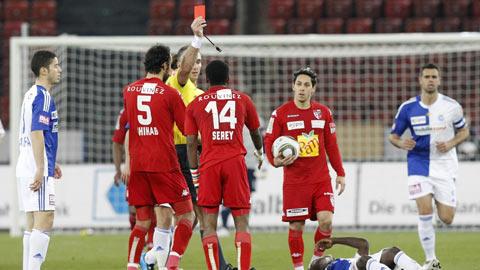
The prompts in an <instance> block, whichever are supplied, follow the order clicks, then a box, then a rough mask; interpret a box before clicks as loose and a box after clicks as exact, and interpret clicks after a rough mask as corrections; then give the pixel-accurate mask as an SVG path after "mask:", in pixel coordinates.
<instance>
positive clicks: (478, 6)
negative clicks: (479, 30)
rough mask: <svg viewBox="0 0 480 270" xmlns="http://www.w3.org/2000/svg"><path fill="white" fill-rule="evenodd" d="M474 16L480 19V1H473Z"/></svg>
mask: <svg viewBox="0 0 480 270" xmlns="http://www.w3.org/2000/svg"><path fill="white" fill-rule="evenodd" d="M472 16H473V17H475V18H480V0H473V2H472Z"/></svg>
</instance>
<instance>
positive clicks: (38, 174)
mask: <svg viewBox="0 0 480 270" xmlns="http://www.w3.org/2000/svg"><path fill="white" fill-rule="evenodd" d="M42 180H43V170H36V171H35V176H34V177H33V182H32V183H31V184H30V190H32V191H37V190H39V189H40V187H41V186H42Z"/></svg>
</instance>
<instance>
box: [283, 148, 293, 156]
mask: <svg viewBox="0 0 480 270" xmlns="http://www.w3.org/2000/svg"><path fill="white" fill-rule="evenodd" d="M292 155H293V150H292V149H291V148H287V149H285V150H283V151H282V156H283V157H290V156H292Z"/></svg>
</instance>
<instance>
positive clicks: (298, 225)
mask: <svg viewBox="0 0 480 270" xmlns="http://www.w3.org/2000/svg"><path fill="white" fill-rule="evenodd" d="M304 224H305V223H302V222H290V224H289V228H290V230H294V231H303V226H304Z"/></svg>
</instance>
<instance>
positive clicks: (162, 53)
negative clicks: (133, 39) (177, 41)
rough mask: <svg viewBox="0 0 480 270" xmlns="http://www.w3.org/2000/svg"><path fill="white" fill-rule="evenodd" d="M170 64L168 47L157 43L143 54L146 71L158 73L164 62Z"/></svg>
mask: <svg viewBox="0 0 480 270" xmlns="http://www.w3.org/2000/svg"><path fill="white" fill-rule="evenodd" d="M165 63H166V64H168V65H169V64H170V48H169V47H167V46H164V45H161V44H157V45H154V46H152V47H151V48H150V49H148V51H147V53H146V54H145V61H144V62H143V64H144V65H145V71H146V72H148V73H154V74H157V73H160V71H161V70H162V67H163V65H164V64H165Z"/></svg>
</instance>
